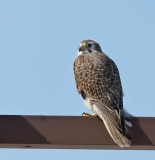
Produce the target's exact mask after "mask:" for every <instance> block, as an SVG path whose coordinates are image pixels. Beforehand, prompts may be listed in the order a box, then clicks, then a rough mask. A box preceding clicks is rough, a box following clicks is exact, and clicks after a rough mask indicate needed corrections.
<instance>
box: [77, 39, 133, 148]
mask: <svg viewBox="0 0 155 160" xmlns="http://www.w3.org/2000/svg"><path fill="white" fill-rule="evenodd" d="M74 74H75V81H76V86H77V90H78V93H79V94H81V96H82V97H83V99H84V103H85V105H86V106H87V107H88V108H89V109H91V110H92V111H93V112H94V113H96V114H97V115H98V116H99V117H100V118H101V119H102V120H103V122H104V124H105V126H106V128H107V130H108V132H109V134H110V135H111V137H112V139H113V140H114V141H115V142H116V143H117V144H118V145H119V146H120V147H129V146H130V144H131V138H130V135H129V134H128V131H127V128H126V124H125V119H124V111H123V92H122V86H121V81H120V76H119V71H118V69H117V66H116V64H115V63H114V62H113V61H112V60H111V59H110V58H109V57H108V56H107V55H106V54H105V53H103V52H102V50H101V48H100V46H99V44H98V43H96V42H94V41H92V40H85V41H82V42H81V43H80V45H79V53H78V56H77V58H76V59H75V62H74Z"/></svg>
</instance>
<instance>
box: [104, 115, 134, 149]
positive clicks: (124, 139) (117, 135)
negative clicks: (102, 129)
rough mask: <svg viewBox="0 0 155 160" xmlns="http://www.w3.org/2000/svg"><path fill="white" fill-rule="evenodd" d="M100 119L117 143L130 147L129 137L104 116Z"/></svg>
mask: <svg viewBox="0 0 155 160" xmlns="http://www.w3.org/2000/svg"><path fill="white" fill-rule="evenodd" d="M102 120H103V122H104V124H105V126H106V128H107V130H108V132H109V134H110V136H111V138H112V139H113V140H114V141H115V143H117V144H118V145H119V146H120V147H121V148H123V147H130V144H131V139H130V138H129V137H128V136H126V135H124V136H123V134H122V133H121V132H120V131H119V130H118V129H117V128H116V127H115V126H114V124H113V123H112V122H111V121H110V120H109V119H108V118H106V116H102Z"/></svg>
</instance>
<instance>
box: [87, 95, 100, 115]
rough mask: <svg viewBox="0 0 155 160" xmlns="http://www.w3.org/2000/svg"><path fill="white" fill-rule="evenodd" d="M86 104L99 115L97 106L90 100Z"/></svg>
mask: <svg viewBox="0 0 155 160" xmlns="http://www.w3.org/2000/svg"><path fill="white" fill-rule="evenodd" d="M84 104H85V105H86V106H87V107H88V108H89V109H90V110H91V111H93V112H94V113H96V114H98V107H97V106H96V105H95V104H92V103H91V101H90V99H89V98H86V99H85V100H84Z"/></svg>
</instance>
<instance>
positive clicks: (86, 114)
mask: <svg viewBox="0 0 155 160" xmlns="http://www.w3.org/2000/svg"><path fill="white" fill-rule="evenodd" d="M82 116H91V117H97V114H96V113H94V114H89V113H85V112H84V113H82Z"/></svg>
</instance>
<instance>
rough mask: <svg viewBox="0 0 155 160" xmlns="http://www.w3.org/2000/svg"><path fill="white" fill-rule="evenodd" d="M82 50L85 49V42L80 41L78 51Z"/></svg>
mask: <svg viewBox="0 0 155 160" xmlns="http://www.w3.org/2000/svg"><path fill="white" fill-rule="evenodd" d="M84 50H86V44H85V43H80V47H79V52H80V51H84Z"/></svg>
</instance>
